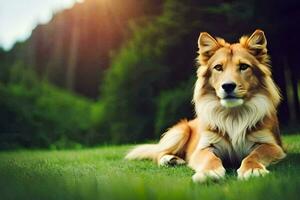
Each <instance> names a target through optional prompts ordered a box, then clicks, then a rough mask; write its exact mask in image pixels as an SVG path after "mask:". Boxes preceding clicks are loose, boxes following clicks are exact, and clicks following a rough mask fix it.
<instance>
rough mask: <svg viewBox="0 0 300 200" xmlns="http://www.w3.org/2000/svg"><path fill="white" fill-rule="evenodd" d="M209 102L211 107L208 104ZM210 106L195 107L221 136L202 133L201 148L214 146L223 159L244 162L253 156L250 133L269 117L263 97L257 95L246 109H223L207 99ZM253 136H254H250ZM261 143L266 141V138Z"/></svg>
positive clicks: (243, 107)
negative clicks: (251, 153)
mask: <svg viewBox="0 0 300 200" xmlns="http://www.w3.org/2000/svg"><path fill="white" fill-rule="evenodd" d="M208 101H209V103H208ZM208 101H207V102H203V105H205V106H201V104H199V105H196V111H197V114H198V116H200V118H201V119H202V120H204V121H205V122H206V123H207V124H208V125H209V126H210V127H211V128H212V129H216V130H218V133H215V132H213V133H210V132H209V131H207V132H205V133H203V134H202V133H201V138H200V141H199V145H198V148H205V147H207V146H208V145H213V146H214V147H215V149H216V153H217V154H219V156H221V157H225V156H226V157H227V156H229V157H230V158H231V159H235V160H236V159H238V160H240V159H242V158H243V157H245V156H246V155H248V154H249V153H250V151H251V150H252V148H253V147H254V145H255V143H256V142H259V141H257V140H255V139H251V136H250V138H249V130H250V129H253V128H255V126H256V125H257V124H258V123H259V122H260V121H261V120H262V119H263V118H264V117H265V116H266V115H268V114H269V110H270V105H272V104H270V102H269V100H268V98H267V97H266V96H264V95H257V96H255V97H254V98H252V99H251V101H249V102H248V103H247V104H246V105H244V106H241V107H237V108H235V109H224V108H222V107H220V106H216V103H218V102H214V101H211V99H208ZM250 135H251V133H250ZM262 139H266V138H263V137H262Z"/></svg>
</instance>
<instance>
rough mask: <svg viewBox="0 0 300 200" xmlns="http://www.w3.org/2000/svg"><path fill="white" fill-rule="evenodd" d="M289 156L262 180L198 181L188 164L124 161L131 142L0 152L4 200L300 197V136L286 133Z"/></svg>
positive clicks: (231, 174) (0, 184) (0, 196)
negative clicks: (171, 166) (122, 144)
mask: <svg viewBox="0 0 300 200" xmlns="http://www.w3.org/2000/svg"><path fill="white" fill-rule="evenodd" d="M284 143H285V146H286V149H287V151H288V157H287V158H286V159H285V160H284V161H282V162H281V163H278V164H276V165H274V166H271V167H270V168H269V169H270V171H271V174H270V175H268V176H266V177H263V178H253V179H250V180H248V181H238V180H237V179H236V173H235V171H233V170H231V171H229V173H228V175H227V177H226V179H225V180H223V181H221V182H219V183H207V184H202V185H200V184H194V183H192V181H191V176H192V175H193V171H192V170H190V169H189V168H188V167H186V166H181V167H174V168H167V167H157V166H156V165H155V164H154V163H152V162H150V161H130V162H129V161H124V160H123V156H124V155H125V153H126V152H127V151H128V149H129V148H130V147H131V146H128V145H127V146H106V147H99V148H93V149H85V150H64V151H46V150H45V151H41V150H39V151H37V150H32V151H31V150H25V151H24V150H22V151H13V152H1V153H0V199H4V200H9V199H31V200H34V199H42V200H47V199H55V200H59V199H72V200H76V199H105V200H109V199H122V200H126V199H130V200H134V199H172V200H173V199H203V200H208V199H242V200H247V199H251V200H253V199H255V200H256V199H299V195H298V193H299V189H300V135H293V136H286V137H284Z"/></svg>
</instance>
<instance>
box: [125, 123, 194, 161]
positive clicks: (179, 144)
mask: <svg viewBox="0 0 300 200" xmlns="http://www.w3.org/2000/svg"><path fill="white" fill-rule="evenodd" d="M190 132H191V130H190V127H189V124H188V121H187V120H182V121H181V122H179V123H178V124H177V125H175V126H174V127H172V128H171V129H169V130H168V131H167V132H166V133H165V134H163V136H162V138H161V140H160V141H159V143H158V144H144V145H139V146H137V147H135V148H134V149H132V150H131V151H130V152H129V153H128V154H127V155H126V157H125V159H128V160H134V159H138V160H140V159H151V160H158V159H159V158H160V157H161V156H163V155H167V154H171V155H175V154H178V153H179V152H181V151H182V150H183V148H184V146H185V144H186V143H187V141H188V139H189V137H190Z"/></svg>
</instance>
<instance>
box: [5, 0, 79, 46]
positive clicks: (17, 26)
mask: <svg viewBox="0 0 300 200" xmlns="http://www.w3.org/2000/svg"><path fill="white" fill-rule="evenodd" d="M75 2H83V0H0V47H2V48H4V49H6V50H9V49H11V47H12V46H13V45H14V43H15V42H17V41H23V40H25V39H27V38H28V37H29V36H30V34H31V32H32V30H33V29H34V28H35V27H36V25H37V24H40V23H47V22H49V21H50V19H51V18H52V14H53V13H55V12H56V11H59V10H62V9H65V8H69V7H71V6H72V5H73V4H74V3H75Z"/></svg>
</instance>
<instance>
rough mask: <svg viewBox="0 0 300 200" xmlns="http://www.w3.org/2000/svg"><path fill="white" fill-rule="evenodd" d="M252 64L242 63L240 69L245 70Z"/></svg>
mask: <svg viewBox="0 0 300 200" xmlns="http://www.w3.org/2000/svg"><path fill="white" fill-rule="evenodd" d="M249 67H250V66H249V65H248V64H245V63H242V64H240V70H241V71H245V70H246V69H248V68H249Z"/></svg>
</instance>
